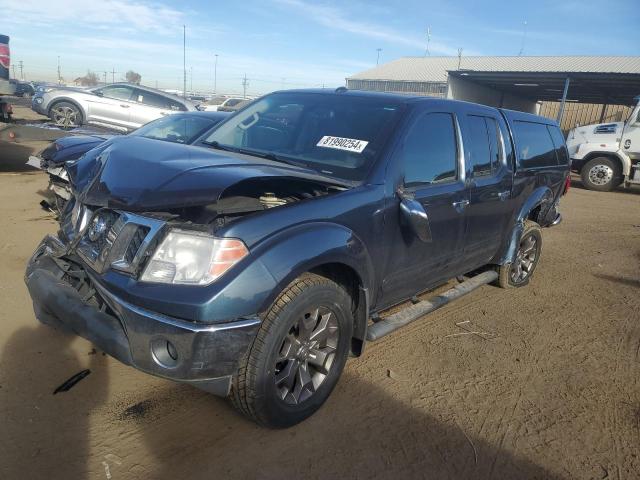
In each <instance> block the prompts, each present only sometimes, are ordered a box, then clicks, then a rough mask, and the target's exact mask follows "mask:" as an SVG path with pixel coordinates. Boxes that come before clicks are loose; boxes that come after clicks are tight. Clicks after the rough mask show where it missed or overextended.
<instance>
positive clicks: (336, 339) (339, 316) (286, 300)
mask: <svg viewBox="0 0 640 480" xmlns="http://www.w3.org/2000/svg"><path fill="white" fill-rule="evenodd" d="M350 306H351V300H350V298H349V296H348V295H347V293H346V292H345V290H344V289H343V288H341V287H340V286H339V285H338V284H336V283H335V282H333V281H331V280H329V279H327V278H325V277H321V276H319V275H315V274H310V273H307V274H304V275H302V276H301V277H299V278H297V279H296V280H295V281H293V282H292V283H291V284H290V285H289V286H288V287H287V288H286V289H285V290H284V292H282V293H281V294H280V296H279V297H278V299H277V300H276V301H275V302H274V303H273V305H272V306H271V308H270V309H269V311H268V312H267V314H266V316H265V318H264V321H263V322H262V325H261V327H260V330H259V332H258V335H257V336H256V339H255V340H254V342H253V345H252V347H251V349H250V351H249V353H248V354H247V356H246V358H245V359H244V361H243V362H242V364H241V366H240V369H239V371H238V374H237V375H236V376H235V378H234V382H233V385H232V388H231V402H232V404H233V406H234V407H235V408H236V409H237V410H238V411H239V412H240V413H242V414H243V415H245V416H246V417H248V418H250V419H251V420H253V421H255V422H257V423H259V424H261V425H264V426H267V427H272V428H284V427H289V426H292V425H295V424H296V423H299V422H301V421H302V420H304V419H305V418H307V417H309V416H311V415H312V414H313V413H314V412H315V411H316V410H318V409H319V408H320V407H321V406H322V404H323V403H324V402H325V400H326V399H327V398H328V397H329V394H330V393H331V391H332V390H333V387H334V386H335V385H336V383H337V381H338V378H339V377H340V374H341V373H342V370H343V368H344V365H345V362H346V360H347V356H348V353H349V345H350V343H351V334H352V331H353V316H352V313H351V308H350Z"/></svg>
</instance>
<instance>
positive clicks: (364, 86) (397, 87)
mask: <svg viewBox="0 0 640 480" xmlns="http://www.w3.org/2000/svg"><path fill="white" fill-rule="evenodd" d="M347 88H349V89H351V90H372V91H375V92H393V93H406V94H411V95H425V96H430V97H446V95H447V84H446V83H441V82H409V81H407V82H404V81H395V80H393V81H392V80H354V79H347ZM559 109H560V103H559V102H541V106H540V115H542V116H545V117H547V118H552V119H554V120H555V119H556V118H557V117H558V110H559ZM603 109H604V112H603ZM632 109H633V108H632V107H627V106H624V105H600V104H595V103H571V102H568V103H566V104H565V107H564V115H563V118H562V124H561V125H560V128H561V129H562V130H563V131H564V132H565V133H566V132H567V131H569V130H571V129H572V128H574V127H575V126H576V125H589V124H591V123H601V122H620V121H623V120H626V119H627V118H628V117H629V115H630V114H631V110H632Z"/></svg>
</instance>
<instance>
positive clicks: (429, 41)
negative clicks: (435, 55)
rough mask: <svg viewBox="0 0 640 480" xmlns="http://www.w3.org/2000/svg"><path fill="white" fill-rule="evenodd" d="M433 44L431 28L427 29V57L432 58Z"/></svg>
mask: <svg viewBox="0 0 640 480" xmlns="http://www.w3.org/2000/svg"><path fill="white" fill-rule="evenodd" d="M430 43H431V27H428V28H427V51H426V52H425V53H426V55H425V57H430V56H431V52H430V51H429V44H430Z"/></svg>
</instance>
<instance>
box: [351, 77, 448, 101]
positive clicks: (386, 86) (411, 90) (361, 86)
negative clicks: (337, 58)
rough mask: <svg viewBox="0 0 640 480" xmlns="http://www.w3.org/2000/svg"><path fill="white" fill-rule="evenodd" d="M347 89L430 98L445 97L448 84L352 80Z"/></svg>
mask: <svg viewBox="0 0 640 480" xmlns="http://www.w3.org/2000/svg"><path fill="white" fill-rule="evenodd" d="M347 88H349V89H351V90H371V91H374V92H393V93H407V94H411V95H425V96H429V97H445V96H446V95H447V84H446V83H442V82H400V81H390V80H389V81H387V80H351V79H347Z"/></svg>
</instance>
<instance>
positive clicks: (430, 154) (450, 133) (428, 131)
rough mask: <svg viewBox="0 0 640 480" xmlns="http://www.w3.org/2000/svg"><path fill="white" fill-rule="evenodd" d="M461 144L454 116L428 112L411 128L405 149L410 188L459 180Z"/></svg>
mask: <svg viewBox="0 0 640 480" xmlns="http://www.w3.org/2000/svg"><path fill="white" fill-rule="evenodd" d="M457 152H458V147H457V142H456V133H455V126H454V122H453V116H452V115H451V114H450V113H427V114H424V115H422V116H421V117H420V118H418V120H416V121H415V123H414V124H413V125H412V126H411V127H410V128H409V132H408V133H407V135H406V137H405V139H404V144H403V149H402V163H403V166H404V183H405V185H406V186H412V185H421V184H430V183H441V182H448V181H452V180H455V179H456V165H457Z"/></svg>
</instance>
